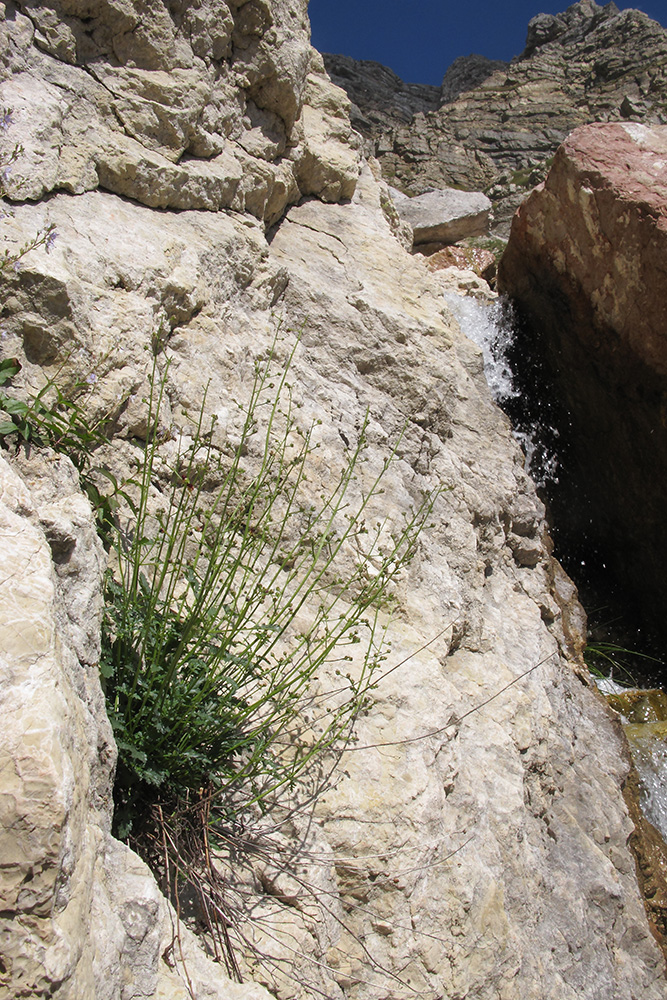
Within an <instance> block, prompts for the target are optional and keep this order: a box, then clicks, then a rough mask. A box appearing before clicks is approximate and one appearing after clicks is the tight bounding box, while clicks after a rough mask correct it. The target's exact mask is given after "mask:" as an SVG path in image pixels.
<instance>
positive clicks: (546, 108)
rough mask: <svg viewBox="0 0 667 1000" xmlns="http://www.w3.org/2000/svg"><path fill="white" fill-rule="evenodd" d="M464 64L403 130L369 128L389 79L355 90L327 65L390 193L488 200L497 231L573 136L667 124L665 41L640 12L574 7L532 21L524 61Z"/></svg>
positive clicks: (589, 1)
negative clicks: (599, 128)
mask: <svg viewBox="0 0 667 1000" xmlns="http://www.w3.org/2000/svg"><path fill="white" fill-rule="evenodd" d="M468 58H472V59H473V62H472V63H470V62H467V61H466V62H464V61H463V60H457V61H456V62H455V63H454V64H453V65H452V66H451V67H450V69H449V70H448V72H447V74H446V76H445V79H444V81H443V93H442V95H441V99H440V100H441V104H440V107H439V108H438V109H437V110H430V109H428V108H425V107H415V108H414V111H413V116H414V117H413V120H412V122H408V123H406V121H405V114H404V112H403V111H401V113H400V114H398V115H396V116H395V118H394V120H393V121H388V120H387V115H385V116H384V118H382V119H379V118H374V117H373V114H372V109H373V108H375V107H376V106H377V105H378V104H379V103H381V102H382V100H383V96H382V95H384V94H386V90H385V77H384V71H383V72H382V73H380V72H379V71H378V72H377V73H376V74H375V86H373V74H372V72H371V70H372V67H371V66H368V67H367V68H366V69H365V70H364V86H363V87H360V86H358V77H357V75H356V74H355V73H354V72H353V71H352V70H351V68H350V66H349V61H348V63H346V64H345V67H343V66H342V65H341V67H340V70H339V68H338V67H339V64H338V63H337V62H336V61H331V60H330V59H329V57H327V67H328V69H329V73H330V75H331V77H332V79H333V80H334V81H335V82H336V83H338V84H339V86H341V87H343V88H344V89H346V90H347V91H348V94H349V96H350V98H351V100H352V101H353V102H354V104H355V105H356V106H358V107H359V108H360V112H361V114H360V115H358V116H357V118H356V119H355V127H356V128H359V129H360V130H361V131H362V133H363V134H364V135H365V136H366V137H367V141H368V142H369V144H370V146H371V150H372V152H374V154H375V155H376V156H377V157H378V159H379V160H380V163H381V164H382V171H383V174H384V176H385V177H386V179H387V180H388V181H389V183H391V184H393V185H395V186H396V187H399V188H400V189H401V190H402V191H404V192H405V193H406V194H411V195H416V194H421V193H423V192H424V191H425V190H426V189H428V188H440V187H448V186H454V185H455V186H460V187H463V188H464V189H466V190H468V191H477V190H484V191H486V193H487V194H489V196H490V197H491V198H492V200H493V201H494V208H495V211H494V214H495V218H496V226H498V225H500V226H501V227H502V229H503V231H504V230H505V227H507V229H509V220H510V219H511V216H512V214H513V212H514V210H515V208H516V207H517V206H518V204H519V202H520V201H521V199H522V198H523V197H524V196H525V194H526V193H527V191H528V190H530V188H532V187H533V186H534V185H535V184H537V183H538V182H539V181H540V180H542V179H543V178H544V175H545V174H546V169H547V168H546V166H545V161H546V160H548V159H549V158H550V157H552V156H553V154H554V153H555V151H556V148H557V147H558V145H559V144H560V143H561V142H562V141H563V140H564V139H565V137H566V136H567V135H568V134H569V133H570V132H571V131H572V130H573V129H574V128H576V127H577V126H579V125H583V124H585V123H587V122H592V121H623V120H626V119H632V120H636V121H641V122H643V123H645V124H662V123H664V122H666V121H667V113H666V111H665V104H666V99H667V70H666V69H665V67H666V66H667V31H665V29H664V28H662V27H661V26H660V25H659V24H657V23H656V22H655V21H652V20H650V19H649V18H648V17H647V16H646V15H645V14H642V13H640V12H639V11H636V10H624V11H620V12H619V11H618V9H617V7H616V6H615V5H614V4H613V3H608V4H607V5H606V6H598V5H597V4H596V3H594V2H593V0H579V2H578V3H575V4H573V5H572V6H571V7H569V8H568V9H567V10H566V11H565V12H564V13H562V14H559V15H558V17H554V16H552V15H543V14H541V15H538V17H537V18H534V19H533V21H531V23H530V25H529V29H528V38H527V42H526V48H525V50H524V52H523V53H522V54H521V55H520V56H518V57H517V58H516V59H514V60H513V61H512V62H511V63H510V64H500V65H497V66H493V67H492V66H491V65H490V64H489V63H488V62H483V61H482V62H478V61H475V60H477V59H478V57H468ZM475 66H476V67H477V68H476V69H475V71H474V72H473V67H475ZM344 68H345V69H346V72H343V69H344ZM476 73H479V76H478V77H477V78H476ZM469 84H470V86H469ZM405 92H406V93H407V92H408V88H407V87H406V90H405ZM399 94H400V89H399ZM367 109H368V110H367Z"/></svg>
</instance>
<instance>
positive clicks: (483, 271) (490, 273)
mask: <svg viewBox="0 0 667 1000" xmlns="http://www.w3.org/2000/svg"><path fill="white" fill-rule="evenodd" d="M426 263H427V266H428V269H429V270H430V271H441V270H445V269H446V268H450V267H454V268H460V269H463V270H468V269H469V270H471V271H474V272H475V274H477V275H479V277H480V278H484V279H485V280H486V281H492V280H493V279H494V278H495V276H496V258H495V256H494V255H493V254H492V253H491V251H490V250H482V249H480V248H479V247H444V248H443V249H442V250H437V251H435V253H432V254H430V255H429V257H428V258H427V261H426Z"/></svg>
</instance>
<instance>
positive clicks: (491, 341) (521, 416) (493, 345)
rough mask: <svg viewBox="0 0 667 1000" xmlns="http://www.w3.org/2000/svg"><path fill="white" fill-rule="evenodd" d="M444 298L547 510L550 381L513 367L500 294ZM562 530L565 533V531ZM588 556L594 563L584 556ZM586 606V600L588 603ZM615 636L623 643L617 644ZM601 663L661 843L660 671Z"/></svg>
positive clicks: (559, 459) (555, 431)
mask: <svg viewBox="0 0 667 1000" xmlns="http://www.w3.org/2000/svg"><path fill="white" fill-rule="evenodd" d="M445 299H446V301H447V304H448V305H449V307H450V309H451V310H452V312H453V313H454V316H455V317H456V319H457V320H458V323H459V326H460V327H461V329H462V331H463V332H464V333H465V334H466V336H467V337H469V338H470V340H472V341H474V343H476V344H477V345H478V347H480V348H481V351H482V355H483V358H484V372H485V375H486V379H487V382H488V383H489V387H490V389H491V392H492V393H493V396H494V399H495V400H496V402H497V403H498V404H499V405H500V406H501V407H502V408H503V409H504V410H505V412H506V413H507V414H508V416H509V417H510V419H511V420H512V425H513V428H514V435H515V437H516V439H517V440H518V442H519V444H520V445H521V447H522V449H523V452H524V454H525V456H526V469H527V470H528V472H529V473H530V474H531V476H532V478H533V481H534V482H535V483H536V485H537V487H538V492H539V493H540V495H541V497H542V499H543V500H545V502H546V503H547V508H548V507H549V496H550V492H551V490H552V489H554V488H556V487H557V484H558V481H559V476H560V475H566V474H567V448H566V447H563V441H562V437H563V436H562V434H561V430H560V429H559V428H565V430H567V414H564V413H563V411H562V410H560V409H559V404H558V400H557V399H555V398H553V397H550V395H549V385H548V380H547V379H546V378H545V377H544V376H543V373H542V372H541V371H539V370H535V367H534V366H535V362H534V361H532V360H531V359H527V363H528V366H529V367H530V370H529V371H526V370H525V367H524V370H523V371H521V372H519V370H518V368H519V365H520V364H521V363H522V362H525V361H526V358H525V356H524V358H521V357H517V353H518V352H517V351H516V320H515V317H514V314H513V311H512V309H511V306H510V305H509V304H508V303H506V302H504V301H503V300H502V299H496V300H495V301H493V302H488V301H485V300H481V299H477V298H473V297H472V296H469V295H464V294H460V295H459V294H457V293H455V292H446V293H445ZM531 389H532V392H531ZM531 396H532V397H534V398H530V397H531ZM551 530H552V534H553V535H554V536H555V542H556V555H557V557H558V558H559V560H560V561H561V562H562V563H563V565H564V566H565V569H566V570H567V572H568V573H569V574H570V576H571V577H572V579H573V580H574V582H575V583H576V584H577V586H578V587H579V588H580V590H583V592H584V593H586V594H587V595H590V596H589V600H596V601H600V602H602V606H603V607H607V606H609V607H614V606H615V604H616V603H618V605H619V606H620V605H621V604H622V600H623V595H618V594H614V593H613V592H610V591H607V592H606V591H605V587H604V579H605V574H604V570H605V566H604V564H601V565H598V566H597V570H598V572H597V574H596V575H595V577H594V575H593V574H592V572H591V566H589V565H588V564H587V559H583V558H580V553H578V552H574V553H572V552H569V553H568V552H567V551H561V550H559V545H558V541H559V535H560V533H559V531H558V530H557V526H554V525H551ZM564 535H565V537H567V531H565V532H564ZM587 556H588V554H587ZM588 561H589V562H594V560H590V557H588ZM600 580H602V581H603V582H602V586H600V583H599V581H600ZM592 581H593V582H592ZM591 606H592V605H591V604H588V607H589V608H590V607H591ZM596 628H597V631H598V634H599V635H601V637H602V642H607V643H608V644H609V645H610V646H616V647H617V650H620V649H621V645H622V643H628V642H629V641H631V640H627V638H626V636H627V635H628V634H630V635H633V636H634V637H638V636H639V637H640V638H639V640H638V641H640V642H642V641H644V643H645V641H646V636H645V635H644V636H641V631H640V629H638V628H636V627H634V628H633V626H632V624H630V625H628V623H627V622H624V623H622V624H621V625H620V626H617V631H616V632H614V626H613V624H612V625H611V626H609V625H605V626H604V627H602V626H600V624H599V623H598V625H597V626H595V625H594V626H593V631H594V632H595V629H596ZM596 638H598V636H596ZM617 638H619V639H620V640H621V641H620V642H617V641H616V639H617ZM635 648H640V647H635ZM619 659H620V660H621V662H623V663H625V662H627V663H628V664H629V666H628V670H629V671H630V672H631V673H632V675H633V677H634V679H635V683H636V685H637V686H636V687H635V688H633V689H629V688H628V687H627V686H623V685H621V684H618V683H617V680H616V679H615V677H614V669H615V667H616V674H617V676H618V673H619V672H621V671H622V669H623V668H622V667H620V668H619V666H618V663H619ZM605 663H606V664H608V665H609V668H610V669H609V670H608V673H609V675H610V676H608V677H601V678H599V679H598V682H597V683H598V687H599V688H600V689H601V690H602V692H603V694H605V696H606V697H607V699H608V701H609V702H610V704H611V706H612V708H614V710H615V711H617V712H618V713H619V716H620V719H621V722H622V723H623V725H624V728H625V731H626V735H627V737H628V741H629V744H630V748H631V751H632V757H633V761H634V764H635V767H636V768H637V771H638V773H639V777H640V787H641V806H642V809H643V811H644V814H645V815H646V817H647V818H648V819H649V820H650V822H651V823H653V825H654V826H655V827H656V828H657V829H658V830H659V831H660V833H661V835H662V837H663V839H665V841H667V694H666V693H665V692H664V691H662V690H652V689H655V687H656V676H660V672H659V670H656V666H655V664H656V663H657V661H655V660H653V659H651V658H649V657H646V656H639V657H637V656H632V655H631V654H629V655H627V656H624V657H620V653H618V651H617V653H616V655H615V656H611V657H610V658H609V659H605V658H604V657H602V658H601V660H600V664H601V665H604V664H605ZM657 666H658V667H660V666H662V664H659V663H658V664H657ZM663 677H664V675H663Z"/></svg>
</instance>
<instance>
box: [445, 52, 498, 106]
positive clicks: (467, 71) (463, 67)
mask: <svg viewBox="0 0 667 1000" xmlns="http://www.w3.org/2000/svg"><path fill="white" fill-rule="evenodd" d="M508 69H509V63H506V62H503V61H502V60H501V59H487V58H486V56H480V55H471V56H459V57H458V59H455V60H454V62H453V63H452V64H451V66H450V67H449V68H448V70H447V72H446V73H445V76H444V78H443V81H442V87H441V88H440V103H441V104H449V103H450V101H455V100H456V98H457V97H459V96H460V95H461V94H465V93H466V91H468V90H474V89H475V87H478V86H479V85H480V84H482V83H484V81H485V80H488V78H489V77H490V76H491V74H492V73H495V72H499V71H501V70H508ZM425 110H430V109H425Z"/></svg>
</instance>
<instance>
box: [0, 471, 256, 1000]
mask: <svg viewBox="0 0 667 1000" xmlns="http://www.w3.org/2000/svg"><path fill="white" fill-rule="evenodd" d="M17 465H18V468H19V469H20V471H21V477H22V478H21V477H19V476H18V475H17V474H16V472H14V471H13V470H12V469H11V468H10V466H9V465H8V464H7V462H6V461H5V459H4V458H0V534H1V535H2V545H0V562H1V563H2V580H3V601H2V610H1V611H0V649H1V650H2V654H1V659H0V664H1V673H2V677H1V680H0V702H1V704H2V717H3V730H2V739H1V740H0V769H1V773H2V783H1V788H0V858H1V862H2V863H1V874H0V900H1V901H2V917H0V942H1V950H2V970H1V971H0V997H2V998H3V1000H19V998H21V997H26V998H27V997H36V996H44V995H47V994H48V995H50V996H54V997H57V998H58V1000H82V998H84V997H85V998H86V1000H89V998H90V1000H93V998H95V1000H129V998H130V997H154V996H155V997H160V998H161V1000H168V998H169V1000H188V998H190V1000H191V998H192V997H193V996H194V997H195V998H196V1000H204V998H209V1000H266V998H267V994H265V992H264V991H263V990H261V989H260V988H259V987H241V986H236V985H235V984H233V983H230V982H229V981H228V980H227V979H226V977H225V976H224V975H223V974H222V973H221V971H220V969H218V968H216V967H215V966H214V965H212V964H211V963H210V962H209V961H208V960H207V959H206V958H205V957H204V955H203V953H202V952H201V950H200V949H199V948H198V947H197V945H196V943H195V942H194V939H193V938H192V936H191V935H190V934H189V932H188V931H187V930H186V929H185V928H181V929H180V931H179V933H180V937H181V950H180V951H179V949H174V948H173V943H174V937H175V933H176V930H175V928H176V917H175V914H174V913H173V912H172V911H171V910H170V908H169V907H168V905H167V903H166V901H165V900H164V898H163V897H162V895H161V893H160V891H159V890H158V887H157V885H156V883H155V880H154V878H153V876H152V875H151V873H150V872H149V870H148V869H147V868H146V866H145V865H144V864H143V863H142V862H141V861H140V860H139V859H138V858H137V857H136V855H134V854H133V853H132V852H131V851H130V850H129V849H128V848H127V847H125V846H124V845H122V844H120V843H118V842H117V841H115V840H114V839H113V838H112V837H111V836H110V834H109V828H110V822H111V809H112V801H111V786H112V779H113V769H114V765H115V759H116V748H115V745H114V742H113V737H112V734H111V727H110V725H109V722H108V719H107V716H106V712H105V707H104V698H103V696H102V691H101V688H100V683H99V678H98V661H99V630H100V617H101V610H102V604H101V576H102V570H103V567H104V562H105V560H104V554H103V551H102V547H101V543H100V541H99V539H98V538H97V535H96V532H95V529H94V525H93V519H92V514H91V510H90V505H89V504H88V502H87V500H86V499H85V498H84V497H83V496H82V495H81V493H80V492H79V489H78V476H77V474H76V471H75V470H74V468H73V466H72V465H71V463H70V462H69V461H68V460H67V459H64V458H63V457H62V456H59V455H57V454H55V453H53V452H45V453H43V454H36V453H33V455H32V456H31V457H30V458H26V457H25V456H22V457H20V458H19V459H18V461H17ZM172 952H174V954H173V956H172V954H171V953H172ZM164 956H169V957H170V961H169V962H167V961H166V959H165V957H164ZM188 982H190V983H191V984H192V985H193V988H194V994H193V993H191V992H190V991H189V989H188V986H187V984H188Z"/></svg>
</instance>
